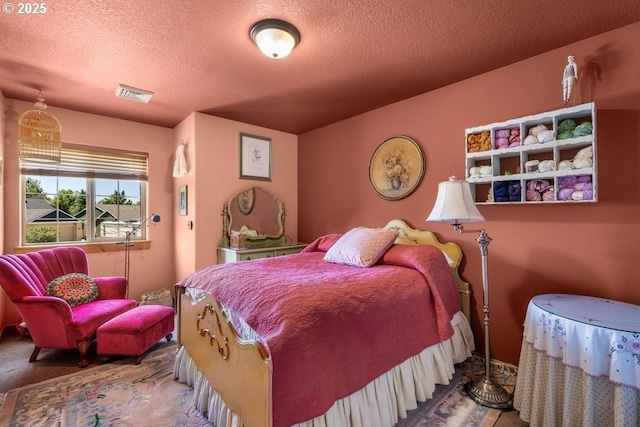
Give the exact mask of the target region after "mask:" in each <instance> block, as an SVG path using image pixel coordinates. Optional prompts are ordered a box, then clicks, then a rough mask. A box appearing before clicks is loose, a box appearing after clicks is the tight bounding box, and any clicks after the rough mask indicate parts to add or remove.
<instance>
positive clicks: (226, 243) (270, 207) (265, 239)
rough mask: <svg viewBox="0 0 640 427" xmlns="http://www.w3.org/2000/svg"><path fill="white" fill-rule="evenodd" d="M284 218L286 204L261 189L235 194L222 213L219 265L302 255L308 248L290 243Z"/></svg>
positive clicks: (249, 189) (251, 189) (304, 244)
mask: <svg viewBox="0 0 640 427" xmlns="http://www.w3.org/2000/svg"><path fill="white" fill-rule="evenodd" d="M285 216H286V210H285V206H284V203H283V202H282V201H280V200H279V199H278V198H277V197H275V196H274V195H273V194H271V193H269V192H268V191H267V190H265V189H263V188H261V187H249V188H245V189H243V190H240V191H238V192H237V193H235V194H233V195H232V196H231V198H229V200H228V201H227V202H226V203H225V204H224V206H223V209H222V239H221V241H220V244H219V245H218V264H226V263H229V262H236V261H250V260H252V259H259V258H269V257H275V256H281V255H289V254H295V253H298V252H300V251H301V250H302V249H304V248H305V246H307V244H306V243H298V242H291V241H290V239H289V238H288V237H287V235H286V234H285Z"/></svg>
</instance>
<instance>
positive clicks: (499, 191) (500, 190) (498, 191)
mask: <svg viewBox="0 0 640 427" xmlns="http://www.w3.org/2000/svg"><path fill="white" fill-rule="evenodd" d="M493 195H494V197H495V199H496V201H499V200H498V198H501V197H509V183H508V182H506V181H497V182H494V183H493Z"/></svg>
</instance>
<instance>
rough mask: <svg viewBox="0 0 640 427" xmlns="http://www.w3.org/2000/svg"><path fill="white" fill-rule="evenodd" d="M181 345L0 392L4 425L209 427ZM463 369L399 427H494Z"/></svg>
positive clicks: (494, 412)
mask: <svg viewBox="0 0 640 427" xmlns="http://www.w3.org/2000/svg"><path fill="white" fill-rule="evenodd" d="M176 349H177V346H176V345H168V346H165V347H162V348H160V349H157V350H155V351H153V352H152V353H151V354H149V355H148V356H147V357H145V358H144V359H143V360H142V363H141V364H140V365H133V364H123V363H115V364H105V365H101V366H96V367H93V368H88V369H85V370H82V371H80V372H78V373H73V374H70V375H65V376H62V377H57V378H53V379H50V380H46V381H42V382H40V383H36V384H31V385H28V386H25V387H20V388H16V389H14V390H11V391H9V392H8V393H6V395H0V404H1V405H2V406H1V407H0V426H10V427H18V426H20V427H23V426H30V427H39V426H42V427H44V426H47V427H49V426H61V427H67V426H69V427H70V426H93V427H105V426H136V427H141V426H162V427H169V426H181V427H192V426H193V427H204V426H210V425H211V424H209V423H208V421H207V419H206V417H205V416H203V415H202V414H201V413H200V412H199V411H197V410H196V409H195V406H194V404H193V391H192V389H191V388H190V387H188V386H186V385H185V384H182V383H179V382H177V381H176V380H174V378H173V362H174V358H175V352H176ZM464 371H465V369H464V368H462V367H458V368H457V369H456V373H455V375H454V378H453V379H452V381H451V383H450V384H449V385H447V386H438V387H437V388H436V391H435V394H434V398H433V399H431V400H429V401H428V402H425V403H423V404H422V405H420V407H419V408H418V409H416V410H414V411H411V412H410V413H409V416H408V417H407V418H405V419H403V420H401V421H400V423H398V427H426V426H429V427H432V426H442V427H444V426H451V427H460V426H464V427H491V426H493V425H494V423H495V421H496V419H497V418H498V416H499V415H500V411H498V410H495V409H488V408H485V407H482V406H479V405H476V404H475V403H474V402H473V401H472V400H471V399H469V398H468V397H466V396H465V394H464V391H463V386H464V383H465V382H466V381H467V378H466V377H465V374H464ZM466 371H469V370H468V369H466Z"/></svg>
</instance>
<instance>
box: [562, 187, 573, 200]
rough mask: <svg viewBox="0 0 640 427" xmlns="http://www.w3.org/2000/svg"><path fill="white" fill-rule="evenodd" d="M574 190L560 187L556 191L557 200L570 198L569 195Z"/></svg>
mask: <svg viewBox="0 0 640 427" xmlns="http://www.w3.org/2000/svg"><path fill="white" fill-rule="evenodd" d="M574 191H575V190H574V189H573V188H562V189H560V191H558V200H571V195H572V194H573V192H574Z"/></svg>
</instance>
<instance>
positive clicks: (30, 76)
mask: <svg viewBox="0 0 640 427" xmlns="http://www.w3.org/2000/svg"><path fill="white" fill-rule="evenodd" d="M5 3H6V4H11V5H13V6H14V10H13V11H12V13H6V12H7V10H6V9H5V13H4V14H3V15H4V16H2V17H0V40H2V44H1V48H0V91H2V93H3V94H4V96H5V97H7V98H13V99H19V100H25V101H34V100H35V98H36V97H37V95H38V91H39V90H42V92H43V96H44V97H45V99H46V102H47V104H49V105H51V106H56V107H63V108H68V109H73V110H79V111H85V112H90V113H96V114H101V115H105V116H111V117H119V118H125V119H129V120H134V121H138V122H143V123H150V124H156V125H161V126H166V127H170V128H172V127H174V126H175V125H177V124H178V123H180V122H181V121H182V120H183V119H184V118H185V117H187V116H188V115H189V114H190V113H191V112H193V111H200V112H204V113H210V114H213V115H216V116H220V117H226V118H229V119H233V120H238V121H241V122H246V123H251V124H255V125H260V126H265V127H268V128H273V129H278V130H282V131H286V132H291V133H295V134H299V133H303V132H305V131H309V130H312V129H316V128H318V127H321V126H324V125H327V124H330V123H334V122H336V121H339V120H342V119H345V118H348V117H352V116H354V115H357V114H360V113H363V112H365V111H369V110H372V109H375V108H378V107H381V106H384V105H387V104H390V103H392V102H396V101H399V100H402V99H406V98H409V97H411V96H414V95H418V94H420V93H424V92H427V91H430V90H433V89H436V88H439V87H442V86H445V85H449V84H451V83H455V82H457V81H460V80H463V79H466V78H469V77H472V76H474V75H478V74H481V73H484V72H487V71H490V70H493V69H496V68H500V67H503V66H505V65H508V64H511V63H514V62H517V61H520V60H522V59H525V58H529V57H532V56H535V55H537V54H540V53H542V52H546V51H548V50H552V49H555V48H559V47H562V46H565V45H567V44H570V43H573V42H576V41H578V40H582V39H585V38H588V37H591V36H594V35H597V34H600V33H603V32H606V31H610V30H612V29H615V28H618V27H621V26H624V25H628V24H631V23H634V22H637V21H640V4H639V3H638V2H637V1H635V0H598V1H595V0H518V1H507V0H351V1H349V0H262V1H260V0H173V1H171V0H137V1H132V0H102V1H97V0H96V1H90V0H57V1H48V2H46V3H45V4H46V8H47V9H46V12H45V13H41V14H38V15H27V14H19V13H18V12H19V10H18V7H19V4H18V2H17V1H12V0H9V2H8V3H7V2H5ZM6 4H5V7H6ZM266 18H279V19H284V20H287V21H289V22H291V23H292V24H294V25H295V26H296V27H297V28H298V30H299V31H300V33H301V36H302V40H301V42H300V44H299V45H298V47H297V48H296V49H295V50H294V51H293V53H292V54H291V55H289V56H288V57H287V58H285V59H282V60H273V59H269V58H267V57H265V56H263V55H262V54H261V53H260V51H259V50H258V48H257V47H256V46H255V45H254V44H253V42H252V41H251V39H250V38H249V29H250V27H251V26H252V24H254V23H255V22H257V21H259V20H261V19H266ZM119 83H123V84H126V85H130V86H134V87H137V88H141V89H146V90H150V91H152V92H154V93H155V94H154V96H153V98H152V99H151V102H150V103H149V104H141V103H137V102H133V101H129V100H125V99H119V98H116V97H115V90H116V87H117V85H118V84H119Z"/></svg>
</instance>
